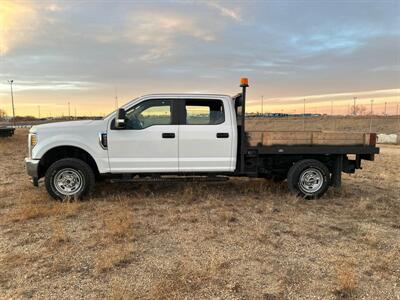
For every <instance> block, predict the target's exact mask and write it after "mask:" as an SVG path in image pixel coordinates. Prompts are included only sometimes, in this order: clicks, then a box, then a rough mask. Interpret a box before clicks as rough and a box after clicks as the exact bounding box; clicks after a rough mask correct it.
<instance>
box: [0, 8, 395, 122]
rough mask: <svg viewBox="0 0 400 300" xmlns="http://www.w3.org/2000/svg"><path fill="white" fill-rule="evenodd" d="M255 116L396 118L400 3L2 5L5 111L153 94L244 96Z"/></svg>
mask: <svg viewBox="0 0 400 300" xmlns="http://www.w3.org/2000/svg"><path fill="white" fill-rule="evenodd" d="M243 76H246V77H249V81H250V89H249V101H250V104H249V105H250V107H249V108H250V111H260V110H261V106H260V103H261V100H260V99H261V96H262V95H263V96H264V111H266V112H272V111H275V112H281V111H283V112H287V113H293V112H297V113H302V111H303V99H304V98H305V99H306V103H307V104H306V106H307V111H309V112H319V113H329V112H330V107H331V101H333V103H334V110H335V112H337V113H346V112H347V110H348V106H349V105H350V104H351V105H352V99H353V97H355V96H356V97H357V103H359V104H362V105H365V106H366V107H367V110H368V111H369V104H370V100H371V99H374V111H375V112H376V113H382V112H383V107H384V104H383V103H384V102H388V106H387V107H388V113H392V114H393V113H395V112H396V105H397V104H398V103H400V1H323V0H321V1H311V0H310V1H257V2H256V1H235V2H233V1H183V0H182V1H179V0H177V1H159V2H157V1H93V0H92V1H46V0H42V1H9V0H0V109H3V110H6V112H7V113H8V114H11V105H10V103H11V100H10V86H9V84H8V82H7V80H10V79H13V80H14V96H15V105H16V113H17V114H18V115H35V116H37V115H38V106H39V105H40V110H41V115H42V116H49V115H52V116H56V115H62V114H64V115H67V114H68V106H67V103H68V102H70V105H71V106H70V107H71V114H73V113H74V110H75V108H76V110H77V113H78V115H82V114H90V115H103V114H107V113H108V112H110V111H112V110H114V109H115V99H114V97H115V93H117V95H118V102H119V104H123V103H125V102H128V101H129V100H131V99H133V98H135V97H137V96H140V95H143V94H148V93H160V92H208V93H222V94H230V95H234V94H236V93H237V92H239V87H238V83H239V78H240V77H243Z"/></svg>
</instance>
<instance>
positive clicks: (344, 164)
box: [25, 79, 379, 200]
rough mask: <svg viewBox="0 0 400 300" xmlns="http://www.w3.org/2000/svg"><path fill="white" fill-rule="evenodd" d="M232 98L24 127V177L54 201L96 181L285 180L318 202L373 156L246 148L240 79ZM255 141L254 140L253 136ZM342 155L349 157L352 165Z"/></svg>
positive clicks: (170, 99) (168, 100) (147, 102)
mask: <svg viewBox="0 0 400 300" xmlns="http://www.w3.org/2000/svg"><path fill="white" fill-rule="evenodd" d="M241 87H242V92H241V93H239V94H238V95H236V96H234V97H231V96H226V95H210V94H153V95H146V96H142V97H139V98H137V99H135V100H132V101H131V102H129V103H127V104H126V105H124V106H123V107H122V108H120V109H118V110H117V111H115V112H113V113H111V114H110V115H108V116H106V117H105V118H103V119H102V120H87V121H69V122H60V123H51V124H44V125H39V126H34V127H32V128H31V130H30V132H29V137H28V149H29V157H27V158H26V159H25V163H26V168H27V172H28V175H30V176H31V177H32V182H33V184H34V185H35V186H38V184H39V179H40V178H42V177H44V178H45V180H44V181H45V186H46V189H47V191H48V193H49V194H50V195H51V196H52V197H53V198H55V199H61V200H62V199H65V198H69V197H76V198H81V197H84V196H85V195H88V194H89V193H90V192H91V191H92V190H93V187H94V185H95V180H96V179H98V178H102V177H106V178H108V179H110V181H114V182H115V181H124V182H125V181H129V182H135V181H162V180H188V179H189V180H191V181H193V180H199V181H202V180H226V179H228V178H229V177H232V176H246V177H262V178H272V179H276V180H284V179H286V178H287V181H288V185H289V188H290V190H292V191H293V192H295V193H297V194H299V195H301V196H303V197H306V198H315V197H319V196H321V195H322V194H324V193H325V192H326V190H327V189H328V187H329V186H330V185H334V186H340V183H341V173H342V171H343V172H348V173H353V172H354V171H355V169H357V168H360V167H361V159H368V160H373V159H374V154H377V153H379V148H376V147H375V141H374V140H373V135H371V140H370V141H368V143H367V144H359V143H358V142H357V143H355V144H354V145H353V144H349V143H346V144H344V145H337V143H336V144H335V145H313V144H301V143H300V144H299V143H294V144H290V143H289V144H285V143H283V144H281V145H279V144H277V145H275V144H269V145H263V143H262V142H260V143H258V144H254V143H250V142H249V140H250V138H249V132H246V131H245V99H246V88H247V87H248V84H247V79H242V81H241ZM253 134H254V133H253ZM347 154H355V159H354V160H351V159H349V158H348V156H347Z"/></svg>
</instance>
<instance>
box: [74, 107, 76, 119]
mask: <svg viewBox="0 0 400 300" xmlns="http://www.w3.org/2000/svg"><path fill="white" fill-rule="evenodd" d="M74 114H75V120H76V106H75V107H74Z"/></svg>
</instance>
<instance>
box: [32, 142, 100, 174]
mask: <svg viewBox="0 0 400 300" xmlns="http://www.w3.org/2000/svg"><path fill="white" fill-rule="evenodd" d="M62 158H77V159H81V160H83V161H84V162H86V163H87V164H88V165H89V166H90V167H91V168H92V170H93V172H94V173H95V174H96V176H97V175H99V174H100V172H99V168H98V166H97V163H96V161H95V159H94V158H93V156H92V155H91V154H90V153H89V152H87V151H86V150H84V149H82V148H80V147H77V146H56V147H54V148H51V149H49V150H47V151H46V152H45V153H44V155H43V156H42V158H41V159H40V163H39V170H38V175H39V178H41V177H43V176H44V175H45V174H46V171H47V169H48V168H49V167H50V166H51V164H53V163H54V162H55V161H57V160H60V159H62Z"/></svg>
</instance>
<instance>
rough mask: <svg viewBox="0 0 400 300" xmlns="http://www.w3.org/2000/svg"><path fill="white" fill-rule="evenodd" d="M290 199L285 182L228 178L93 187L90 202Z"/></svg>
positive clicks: (103, 183) (109, 184) (100, 184)
mask: <svg viewBox="0 0 400 300" xmlns="http://www.w3.org/2000/svg"><path fill="white" fill-rule="evenodd" d="M280 197H292V195H291V194H289V192H288V189H287V185H286V183H285V182H282V183H276V182H273V181H269V180H265V179H237V178H235V179H231V180H229V181H225V182H201V183H199V182H172V183H171V182H156V183H148V182H133V183H113V184H111V183H108V182H100V183H98V184H96V189H95V192H94V193H93V194H92V197H91V198H92V199H93V200H99V201H102V200H103V201H104V200H105V201H124V200H138V201H140V200H145V199H149V200H150V199H151V200H153V201H154V200H158V199H161V200H162V199H164V200H166V199H169V200H174V201H181V202H192V201H203V200H210V199H213V200H228V199H231V200H234V199H238V198H248V199H256V200H260V199H267V198H271V199H274V198H280Z"/></svg>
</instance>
